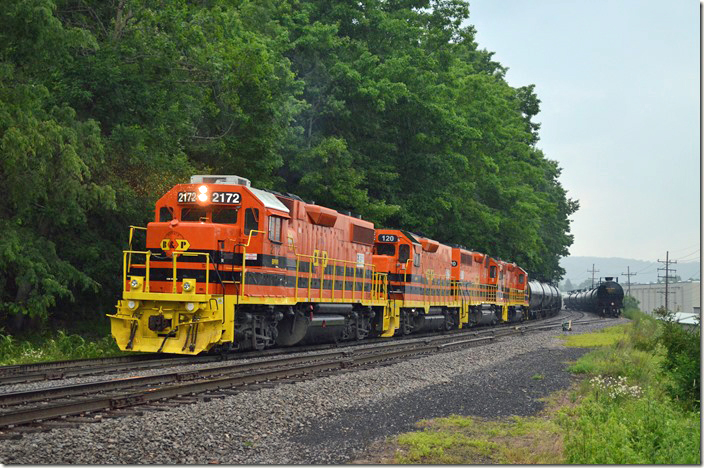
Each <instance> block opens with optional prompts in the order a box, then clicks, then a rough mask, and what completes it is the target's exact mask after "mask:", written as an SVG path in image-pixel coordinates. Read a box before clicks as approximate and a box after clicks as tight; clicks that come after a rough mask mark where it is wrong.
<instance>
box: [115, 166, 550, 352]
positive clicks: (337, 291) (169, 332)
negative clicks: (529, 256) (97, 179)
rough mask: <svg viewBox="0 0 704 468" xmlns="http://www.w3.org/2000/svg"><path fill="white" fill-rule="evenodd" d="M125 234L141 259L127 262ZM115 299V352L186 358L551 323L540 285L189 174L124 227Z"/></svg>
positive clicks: (505, 266) (291, 201) (407, 237)
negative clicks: (137, 238)
mask: <svg viewBox="0 0 704 468" xmlns="http://www.w3.org/2000/svg"><path fill="white" fill-rule="evenodd" d="M135 230H144V231H146V248H145V249H144V250H133V247H132V243H133V237H134V233H135ZM129 238H130V245H129V248H128V249H127V250H126V251H124V252H123V278H122V281H123V285H124V290H123V297H122V299H121V300H119V301H118V304H117V311H116V312H115V313H114V314H109V315H108V317H110V321H111V329H112V334H113V336H114V337H115V339H116V341H117V344H118V346H119V347H120V349H122V350H128V351H145V352H167V353H178V354H197V353H200V352H202V351H208V350H214V349H220V350H223V349H224V350H227V349H256V350H260V349H264V348H268V347H272V346H293V345H296V344H300V343H310V342H316V341H323V340H324V341H346V340H360V339H364V338H366V337H368V336H380V337H390V336H393V335H400V334H409V333H416V332H419V331H434V330H450V329H453V328H464V327H467V326H472V325H477V324H483V323H497V322H514V321H521V320H525V319H528V318H535V317H538V316H546V315H553V314H555V313H557V312H558V311H559V310H560V306H561V303H560V302H559V292H557V289H556V288H555V287H554V286H551V285H547V284H540V283H537V282H535V281H532V282H530V283H529V282H528V275H527V274H526V272H525V270H523V269H522V268H520V267H519V266H518V265H516V264H514V263H509V262H505V261H502V260H500V259H495V258H492V257H490V256H488V255H486V254H482V253H479V252H472V251H469V250H467V249H464V248H462V247H450V246H447V245H443V244H441V243H439V242H437V241H435V240H432V239H428V238H425V237H423V236H419V235H416V234H413V233H410V232H406V231H403V230H397V229H377V230H375V228H374V225H373V224H372V223H371V222H369V221H365V220H362V219H360V218H357V217H353V216H349V215H345V214H342V213H339V212H337V211H335V210H332V209H329V208H325V207H323V206H318V205H314V204H310V203H306V202H304V201H303V200H301V199H300V198H299V197H297V196H295V195H291V194H280V193H277V192H273V191H267V190H259V189H256V188H254V187H252V186H251V184H250V182H249V180H247V179H243V178H241V177H237V176H220V175H212V176H208V175H199V176H193V177H191V181H190V183H189V184H179V185H176V186H175V187H173V188H172V189H171V190H169V191H168V192H167V193H166V194H165V195H164V196H162V197H161V198H160V199H159V200H158V201H157V203H156V207H155V220H154V221H153V222H150V223H149V224H148V225H147V227H146V228H137V227H134V226H133V227H131V230H130V237H129Z"/></svg>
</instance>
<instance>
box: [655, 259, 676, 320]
mask: <svg viewBox="0 0 704 468" xmlns="http://www.w3.org/2000/svg"><path fill="white" fill-rule="evenodd" d="M658 262H660V263H663V264H665V268H658V271H661V270H665V276H660V275H658V278H665V312H668V311H669V310H670V309H669V308H668V302H667V298H668V297H669V295H670V272H671V271H677V270H672V269H671V268H670V263H677V260H670V251H669V250H668V251H667V253H666V254H665V261H662V260H660V259H658Z"/></svg>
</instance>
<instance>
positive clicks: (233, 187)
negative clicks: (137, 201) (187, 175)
mask: <svg viewBox="0 0 704 468" xmlns="http://www.w3.org/2000/svg"><path fill="white" fill-rule="evenodd" d="M288 219H289V210H288V208H287V207H286V206H285V205H284V204H283V203H282V202H281V201H279V200H278V199H277V198H276V196H275V195H274V194H272V193H269V192H266V191H263V190H258V189H255V188H253V187H251V185H250V182H249V180H247V179H244V178H242V177H238V176H220V175H215V176H210V175H197V176H193V177H191V179H190V183H188V184H179V185H176V186H175V187H173V188H172V189H171V190H169V191H168V192H167V193H166V194H165V195H164V196H162V197H161V198H160V199H159V200H158V201H157V203H156V207H155V221H154V222H151V223H149V224H148V225H147V227H146V248H145V249H144V250H141V251H138V250H133V249H132V237H133V232H131V233H130V248H129V249H128V250H127V251H125V252H124V258H123V264H124V267H123V272H124V273H123V282H124V290H123V299H122V300H121V301H119V302H118V305H117V313H116V314H114V315H110V316H109V317H110V319H111V322H112V329H113V335H114V336H115V338H116V340H117V342H118V345H119V346H120V348H121V349H124V350H139V351H152V352H153V351H157V352H160V351H163V352H171V353H188V354H196V353H198V352H201V351H205V350H208V349H211V348H212V347H213V346H215V345H217V344H229V343H234V342H235V324H234V307H235V305H236V300H235V299H236V298H237V295H238V294H241V293H242V292H243V288H244V287H245V281H244V280H243V271H244V269H245V267H249V266H252V267H254V266H257V265H259V266H267V267H270V268H273V269H274V271H278V268H280V265H274V264H273V263H275V262H270V263H272V264H271V265H269V264H267V265H263V264H262V259H263V257H264V256H263V255H262V253H263V252H264V250H266V253H267V254H269V253H271V252H275V255H279V254H280V253H279V252H283V250H284V242H285V241H286V231H287V223H288ZM134 229H135V228H132V231H134ZM267 257H268V258H271V257H270V256H267ZM243 258H244V259H246V260H247V265H246V266H245V265H244V262H243ZM257 286H258V285H252V286H251V287H250V288H249V289H250V290H249V291H248V292H249V293H250V294H251V293H252V292H255V291H256V290H257V289H259V288H258V287H257ZM269 286H270V289H269V290H268V293H269V294H272V295H283V294H284V293H283V291H284V287H285V285H284V284H283V282H282V281H277V282H276V284H271V285H269ZM259 325H261V326H263V327H267V324H259ZM269 328H270V326H269Z"/></svg>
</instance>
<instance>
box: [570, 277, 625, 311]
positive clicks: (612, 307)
mask: <svg viewBox="0 0 704 468" xmlns="http://www.w3.org/2000/svg"><path fill="white" fill-rule="evenodd" d="M565 307H566V308H568V309H571V310H583V311H587V312H593V313H596V314H599V315H601V316H602V317H618V316H620V315H621V311H622V310H623V288H622V287H621V285H620V284H619V283H618V279H617V280H616V281H614V278H613V277H611V276H608V277H606V278H605V279H604V281H602V282H600V283H599V285H598V286H597V287H596V288H592V289H588V290H583V291H572V292H570V293H569V294H568V295H567V297H566V298H565Z"/></svg>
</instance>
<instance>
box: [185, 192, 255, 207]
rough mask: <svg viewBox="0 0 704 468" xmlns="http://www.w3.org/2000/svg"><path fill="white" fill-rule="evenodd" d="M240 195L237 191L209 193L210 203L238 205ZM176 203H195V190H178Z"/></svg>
mask: <svg viewBox="0 0 704 468" xmlns="http://www.w3.org/2000/svg"><path fill="white" fill-rule="evenodd" d="M241 197H242V195H241V194H240V193H237V192H213V193H211V194H210V203H219V204H223V205H239V203H240V199H241ZM177 201H178V203H196V202H198V196H197V195H196V192H178V199H177Z"/></svg>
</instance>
